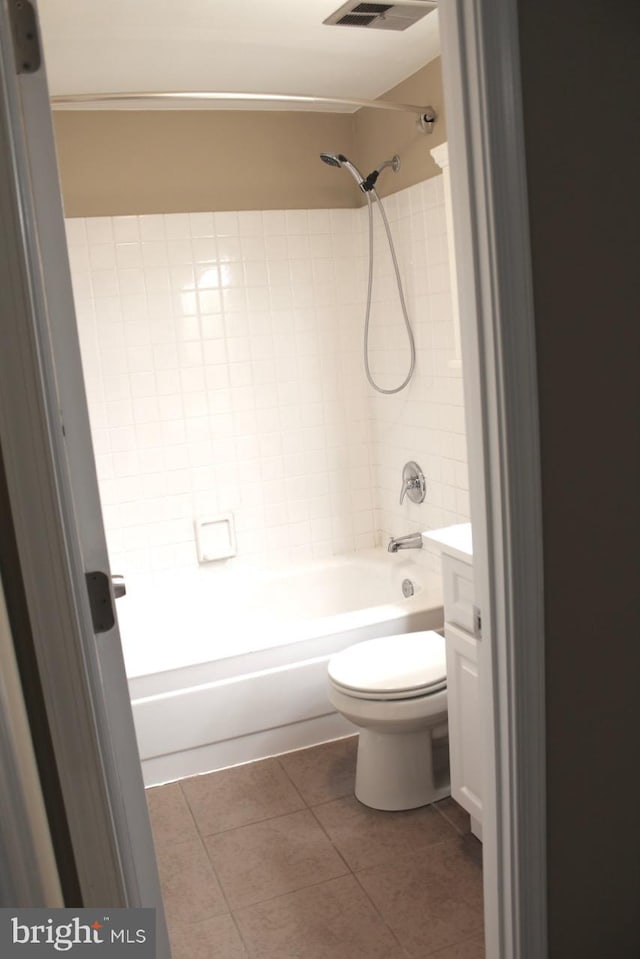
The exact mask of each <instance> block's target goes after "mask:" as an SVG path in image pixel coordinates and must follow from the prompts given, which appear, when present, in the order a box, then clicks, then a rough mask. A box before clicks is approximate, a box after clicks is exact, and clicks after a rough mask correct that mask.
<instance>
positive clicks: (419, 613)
mask: <svg viewBox="0 0 640 959" xmlns="http://www.w3.org/2000/svg"><path fill="white" fill-rule="evenodd" d="M404 580H410V581H411V583H412V586H413V590H414V592H413V595H411V596H409V597H405V596H404V595H403V591H402V584H403V581H404ZM118 619H119V622H120V631H121V635H122V642H123V650H124V655H125V663H126V667H127V675H128V678H129V687H130V692H131V701H132V706H133V716H134V722H135V727H136V733H137V737H138V746H139V749H140V757H141V759H142V766H143V773H144V779H145V783H146V785H156V784H159V783H162V782H168V781H170V780H174V779H180V778H182V777H184V776H192V775H196V774H198V773H203V772H208V771H211V770H214V769H221V768H223V767H225V766H231V765H235V764H237V763H243V762H249V761H251V760H254V759H260V758H264V757H267V756H273V755H276V754H278V753H282V752H287V751H289V750H291V749H299V748H302V747H304V746H311V745H315V744H316V743H320V742H325V741H327V740H330V739H336V738H339V737H340V736H346V735H349V733H351V732H353V726H351V724H350V723H348V722H347V720H345V719H344V718H343V717H341V716H339V715H338V714H337V713H336V712H335V711H334V710H333V708H332V706H331V704H330V703H329V701H328V699H327V694H326V671H327V662H328V660H329V657H330V656H331V655H332V654H333V653H335V652H338V651H339V650H341V649H345V648H346V647H347V646H350V645H352V644H353V643H357V642H361V641H362V640H365V639H373V638H375V637H376V636H384V635H387V634H389V633H395V632H397V633H401V632H412V631H415V630H418V629H438V628H440V627H441V626H442V623H443V610H442V592H441V585H440V582H439V579H438V577H437V575H434V574H433V573H430V572H429V571H428V570H427V568H426V556H425V554H423V553H420V552H418V551H416V552H411V553H409V552H408V551H407V552H403V553H397V554H390V553H388V552H386V551H385V550H382V549H376V550H363V551H360V552H357V553H352V554H349V555H345V556H338V557H331V558H329V559H327V560H323V561H321V562H309V563H308V564H301V565H297V566H295V567H293V568H289V569H283V570H280V571H278V572H268V573H265V572H262V573H261V572H257V571H251V570H247V569H240V568H238V567H235V568H233V569H232V570H230V571H229V572H228V573H227V572H226V571H224V572H221V570H220V569H208V568H206V567H203V568H201V569H199V570H197V571H195V572H194V573H192V574H182V575H180V576H178V575H177V574H173V575H172V576H171V578H167V579H166V580H163V579H162V578H160V579H158V577H156V578H155V581H154V583H153V585H151V584H150V583H145V582H144V581H142V580H137V581H136V580H132V581H131V582H130V583H129V584H128V589H127V596H126V597H123V599H121V600H118Z"/></svg>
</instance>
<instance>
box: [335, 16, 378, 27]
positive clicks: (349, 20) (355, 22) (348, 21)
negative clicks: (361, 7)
mask: <svg viewBox="0 0 640 959" xmlns="http://www.w3.org/2000/svg"><path fill="white" fill-rule="evenodd" d="M375 19H376V15H375V14H374V15H373V16H362V15H361V14H360V15H356V14H354V13H347V14H346V15H345V16H344V17H340V19H339V20H336V23H337V24H338V26H340V27H368V26H369V24H370V23H372V22H373V21H374V20H375Z"/></svg>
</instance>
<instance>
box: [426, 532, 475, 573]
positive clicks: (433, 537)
mask: <svg viewBox="0 0 640 959" xmlns="http://www.w3.org/2000/svg"><path fill="white" fill-rule="evenodd" d="M422 538H423V539H425V540H429V542H431V543H435V544H436V546H439V547H440V550H441V551H442V552H443V553H446V554H447V555H448V556H453V557H454V558H455V559H459V560H462V562H463V563H469V562H472V561H473V539H472V534H471V523H458V524H456V525H455V526H445V527H444V528H443V529H430V530H427V531H426V532H424V533H423V534H422Z"/></svg>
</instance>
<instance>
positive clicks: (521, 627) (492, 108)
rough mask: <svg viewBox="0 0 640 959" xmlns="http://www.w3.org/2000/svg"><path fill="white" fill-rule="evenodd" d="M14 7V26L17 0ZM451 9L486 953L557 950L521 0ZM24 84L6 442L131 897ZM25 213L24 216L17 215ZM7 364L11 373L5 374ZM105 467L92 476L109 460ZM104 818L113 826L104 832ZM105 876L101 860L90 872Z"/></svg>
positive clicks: (448, 33)
mask: <svg viewBox="0 0 640 959" xmlns="http://www.w3.org/2000/svg"><path fill="white" fill-rule="evenodd" d="M0 18H2V20H3V22H2V23H0V27H2V29H1V30H0V33H2V34H4V36H5V41H6V26H7V22H6V7H3V8H1V10H0ZM440 19H441V28H442V38H443V44H442V46H443V71H444V83H445V96H446V98H447V114H448V116H447V121H448V140H449V144H450V155H451V160H450V166H451V179H452V193H453V214H454V223H455V234H456V259H457V265H458V284H459V298H460V316H461V338H462V353H463V363H464V369H465V407H466V412H467V432H468V440H469V452H470V456H469V460H470V473H471V476H470V478H471V503H472V514H473V517H474V559H475V579H476V584H477V598H478V603H479V605H480V607H481V610H482V617H483V635H484V637H485V639H484V642H483V644H481V652H480V655H481V656H482V660H481V673H482V682H483V689H482V692H483V698H484V701H485V703H487V704H488V705H487V708H486V709H485V711H484V716H483V731H484V737H485V744H486V748H487V781H486V783H485V800H484V811H483V815H484V817H486V818H484V819H483V832H484V846H485V848H484V877H485V880H484V881H485V909H486V918H487V931H486V935H487V956H488V959H542V957H543V956H545V955H546V876H545V869H546V863H545V855H544V849H545V751H544V684H543V677H544V655H543V654H544V648H543V640H544V633H543V605H542V572H541V571H542V542H541V522H540V518H541V490H540V470H539V444H538V425H537V392H536V371H535V349H534V346H535V344H534V325H533V307H532V293H531V279H530V253H529V245H528V238H529V230H528V217H527V202H526V181H525V152H524V141H523V135H522V108H521V102H520V93H519V91H520V74H519V62H518V33H517V28H518V23H517V3H516V0H443V3H442V4H441V8H440ZM2 53H3V61H4V63H5V66H6V65H7V64H10V63H11V55H10V52H9V51H8V43H7V42H5V46H4V49H3V51H2ZM14 82H15V77H14V76H12V75H11V73H10V71H9V72H8V73H5V77H4V83H3V89H2V103H0V114H1V113H2V112H3V111H4V115H5V117H6V118H7V131H8V136H9V139H10V141H11V144H10V148H7V154H8V155H7V157H3V158H2V159H3V160H8V166H7V167H6V168H5V169H4V171H3V170H1V169H0V187H2V188H3V189H4V195H5V196H7V197H9V194H10V187H12V188H13V207H12V209H11V210H10V211H9V208H8V207H7V205H6V203H5V206H4V208H2V209H1V210H0V212H1V213H2V216H0V261H1V260H2V258H3V256H6V257H7V263H8V264H9V265H10V266H11V268H12V269H11V275H12V276H13V277H14V278H15V282H14V283H13V286H12V287H11V288H10V289H9V290H8V291H2V293H3V294H5V295H4V297H3V299H4V309H5V311H6V313H5V315H3V316H2V321H3V324H4V322H5V317H6V319H7V322H8V323H9V326H8V327H7V340H6V341H5V344H3V345H5V346H6V349H4V350H3V351H2V353H4V356H5V357H6V362H5V363H4V364H3V369H2V370H0V373H1V374H2V375H0V405H1V406H3V412H2V413H0V440H1V441H2V444H3V448H4V449H5V456H6V458H7V479H8V482H9V483H10V486H11V491H12V495H13V501H14V522H15V525H16V534H17V539H18V544H19V547H20V549H21V558H22V562H23V575H25V574H26V576H25V579H26V582H25V586H26V587H27V593H28V599H29V606H30V611H31V612H32V616H33V618H34V621H35V623H36V626H39V627H40V628H41V630H42V634H43V643H44V646H43V648H42V654H43V656H46V643H45V639H46V638H47V637H51V636H53V635H55V636H56V641H57V642H59V643H60V645H59V646H58V656H59V658H60V659H61V662H58V663H57V664H56V663H55V661H53V660H52V659H51V658H50V662H49V666H50V667H51V672H50V674H48V675H45V677H44V679H45V685H46V684H48V685H49V693H50V696H51V701H52V702H54V703H56V706H55V710H54V711H55V714H56V715H55V716H54V719H55V721H56V722H58V723H59V724H60V730H61V731H62V730H64V729H65V728H66V730H67V731H68V732H71V731H73V732H74V735H73V736H71V738H70V739H69V740H68V741H65V739H64V736H59V737H58V739H57V746H56V751H57V753H58V751H59V755H60V759H61V761H62V762H63V765H65V763H66V765H67V769H68V771H71V770H72V769H73V758H74V750H76V749H77V748H78V744H79V743H81V742H84V748H85V749H86V750H90V751H91V750H92V751H93V753H92V755H88V754H86V753H85V755H84V761H86V768H85V769H84V772H85V774H86V778H85V779H84V788H83V789H82V790H80V791H79V793H78V795H77V797H76V800H75V801H76V803H77V810H78V817H79V818H78V819H77V820H76V822H75V823H74V828H75V829H77V830H79V831H80V832H81V831H82V830H83V829H85V831H86V832H87V834H89V832H91V831H92V832H93V836H94V839H95V841H96V842H97V841H99V840H100V839H101V841H102V845H103V847H104V848H103V850H102V851H103V852H104V853H105V858H103V859H102V862H101V869H100V871H101V872H103V874H105V872H107V873H110V875H109V876H105V882H107V881H111V882H112V886H111V888H112V889H114V890H120V891H119V893H118V896H123V895H125V896H126V893H125V892H124V891H123V889H124V886H125V885H126V883H125V879H124V874H123V869H122V859H121V857H122V856H124V857H125V858H126V856H127V854H128V850H126V849H124V848H123V847H122V841H123V840H122V836H123V834H122V832H120V833H119V832H118V829H117V828H116V826H115V825H114V821H113V818H112V817H114V816H115V819H116V820H117V819H118V817H120V825H122V819H121V817H122V815H123V813H122V810H121V809H120V810H118V808H117V804H116V808H115V809H114V805H113V802H114V791H115V790H117V789H118V788H119V787H120V785H121V784H120V783H118V782H117V781H114V780H113V768H112V766H111V765H110V760H109V756H108V755H105V744H104V734H105V730H104V729H101V721H102V720H101V710H100V703H99V702H98V703H96V695H97V692H98V693H99V687H98V686H97V684H96V679H97V677H96V675H95V665H96V664H95V663H94V664H93V673H92V667H91V664H90V663H89V664H87V662H86V661H84V660H83V657H86V649H85V650H84V652H83V649H82V643H83V638H82V637H83V630H82V624H83V623H84V630H85V635H86V622H87V616H88V609H87V603H86V596H85V595H84V592H83V591H84V583H83V582H82V581H81V580H82V575H83V570H82V567H81V564H80V563H79V556H78V552H77V546H76V545H74V535H75V534H74V530H73V529H71V530H70V529H69V524H70V522H71V519H70V515H69V505H70V504H69V502H68V500H65V495H66V494H65V490H64V488H62V487H63V486H64V470H65V469H66V456H68V450H65V449H64V442H63V440H62V437H61V422H64V418H65V417H66V416H78V415H79V416H80V419H82V418H85V419H86V404H84V405H83V406H82V408H81V409H80V411H79V413H78V411H77V410H76V411H75V412H74V411H72V410H71V409H68V408H67V409H66V410H65V409H64V407H63V411H62V417H61V418H58V416H57V414H58V410H57V409H56V408H55V405H53V404H52V394H51V392H50V391H51V387H52V385H53V384H52V382H51V376H55V374H56V373H57V374H58V375H59V374H60V370H58V369H57V367H55V368H53V369H47V368H46V362H45V363H44V365H41V363H42V348H43V344H44V345H45V346H47V348H48V344H47V336H48V334H47V326H48V320H49V317H48V316H47V307H48V303H47V299H46V295H45V288H44V286H43V285H42V282H41V281H42V274H41V266H42V264H41V256H42V257H44V259H45V260H46V257H47V255H48V254H49V252H50V250H47V249H46V248H45V249H42V247H41V245H40V242H39V241H40V231H41V230H42V229H43V228H44V229H45V232H46V230H47V221H48V220H49V217H48V216H46V215H45V214H44V212H43V209H44V206H43V205H44V204H45V202H46V199H47V197H46V190H49V191H50V193H51V195H50V196H49V199H50V201H51V204H52V210H51V214H50V215H51V218H52V219H53V220H55V219H56V218H58V219H59V218H60V211H59V195H58V196H56V197H54V196H53V195H52V194H53V193H54V192H56V189H55V184H54V181H53V179H52V176H55V164H54V162H53V158H52V156H45V157H44V159H43V158H41V162H40V172H41V173H42V174H43V175H44V177H45V182H46V183H47V184H48V186H46V189H45V193H43V194H42V195H41V196H40V201H39V202H40V214H41V216H40V222H39V223H37V222H36V218H35V217H34V209H33V196H32V194H31V187H32V184H31V182H30V177H29V175H28V160H29V159H32V157H31V158H30V157H29V152H28V148H27V141H28V131H26V132H25V130H24V129H23V127H22V125H21V119H20V116H19V111H18V109H17V102H16V96H15V91H14V90H13V89H12V85H13V84H14ZM33 119H34V118H33V117H32V118H31V120H32V121H33ZM47 163H49V170H48V173H47V170H46V164H47ZM52 171H53V174H52ZM3 172H4V182H2V179H1V178H2V174H3ZM1 199H2V195H0V200H1ZM10 199H11V197H10ZM8 212H9V213H11V215H5V214H7V213H8ZM49 226H50V223H49ZM44 266H45V268H46V266H47V264H46V262H45V263H44ZM65 282H67V283H68V272H66V273H65ZM48 292H49V291H48V290H47V291H46V294H48ZM15 319H18V320H19V321H21V322H22V323H23V324H24V325H23V326H22V327H21V326H20V322H18V323H15V322H14V320H15ZM3 329H4V326H3ZM56 359H57V360H59V359H60V358H59V357H57V358H56ZM45 360H46V357H45ZM78 362H79V360H78ZM75 363H76V359H75V358H73V357H72V360H71V361H70V362H69V363H68V364H67V365H66V368H67V370H68V371H69V372H70V374H71V375H76V376H77V374H78V370H75V374H74V371H73V369H72V367H73V364H75ZM5 374H6V377H8V379H5V381H4V382H3V376H4V375H5ZM58 385H60V384H58ZM34 391H35V392H34ZM87 455H89V454H88V453H87ZM89 475H90V477H91V478H92V480H93V479H94V470H93V466H92V464H89ZM61 484H62V485H61ZM67 493H68V491H67ZM40 504H41V505H40ZM106 568H108V567H106ZM38 577H40V578H39V579H38ZM65 657H67V659H66V660H65ZM64 689H66V690H67V691H68V693H69V698H65V694H64V692H63V694H62V699H61V698H60V690H64ZM98 698H99V697H98ZM96 709H97V718H96ZM80 714H82V715H84V717H85V718H89V719H90V720H91V722H90V723H89V724H88V725H87V726H86V727H85V728H79V727H78V728H76V727H77V724H78V717H79V715H80ZM131 729H132V727H131ZM101 737H102V738H101ZM107 752H108V750H107ZM92 756H93V757H95V758H92ZM140 790H141V780H140ZM96 816H99V823H100V826H101V828H100V829H93V830H91V827H93V826H94V825H95V822H96V820H95V817H96ZM89 819H91V821H89ZM103 828H104V830H105V832H104V833H102V829H103ZM89 848H91V846H89ZM94 848H95V847H94ZM94 862H95V860H94ZM133 866H134V868H135V863H133ZM142 872H143V873H144V872H145V870H144V869H143V870H142ZM89 875H90V868H89V863H88V862H87V863H86V881H87V882H89V881H90V880H89ZM114 895H115V893H114ZM112 904H113V903H112Z"/></svg>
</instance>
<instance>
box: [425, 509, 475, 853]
mask: <svg viewBox="0 0 640 959" xmlns="http://www.w3.org/2000/svg"><path fill="white" fill-rule="evenodd" d="M422 535H423V538H424V539H425V540H427V541H428V543H429V544H435V545H437V546H438V548H439V549H440V552H441V555H442V586H443V594H444V635H445V640H446V648H447V702H448V712H449V754H450V762H451V795H452V796H453V798H454V799H455V800H456V802H458V803H460V805H461V806H463V807H464V808H465V809H466V810H467V812H468V813H469V815H470V816H471V829H472V832H473V833H475V835H476V836H478V838H479V839H482V776H483V751H482V731H481V710H480V700H479V683H478V644H479V643H480V642H482V638H481V636H482V633H481V623H480V615H479V612H478V608H477V606H476V604H475V597H474V589H473V544H472V539H471V524H470V523H461V524H459V525H457V526H448V527H446V528H445V529H437V530H430V531H429V532H427V533H423V534H422Z"/></svg>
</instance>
